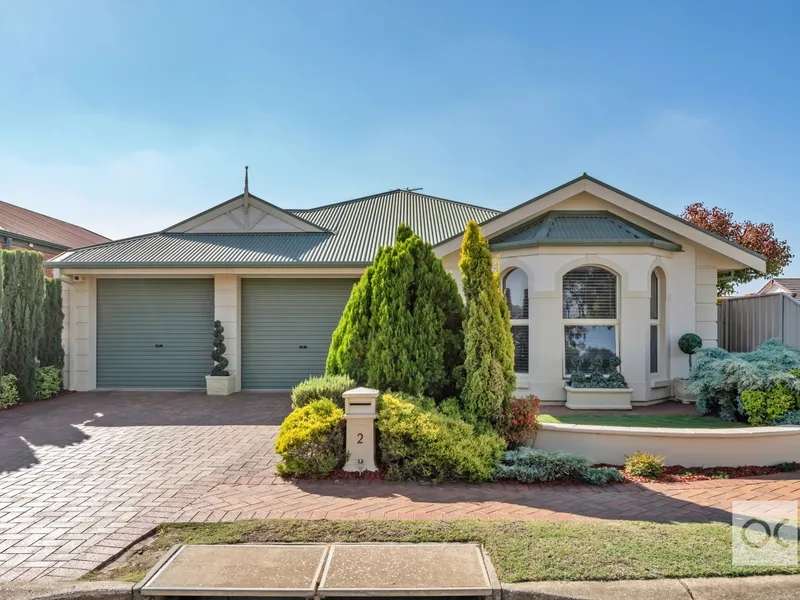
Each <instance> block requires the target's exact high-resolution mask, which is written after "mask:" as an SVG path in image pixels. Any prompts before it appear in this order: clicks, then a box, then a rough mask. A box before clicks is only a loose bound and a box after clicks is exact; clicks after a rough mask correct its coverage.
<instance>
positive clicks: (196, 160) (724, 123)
mask: <svg viewBox="0 0 800 600" xmlns="http://www.w3.org/2000/svg"><path fill="white" fill-rule="evenodd" d="M798 27H800V3H798V2H795V1H792V0H788V1H779V0H768V1H766V2H755V1H753V2H738V1H735V0H733V1H727V2H716V1H712V0H704V1H703V2H696V1H694V2H681V1H670V2H662V3H655V2H641V1H630V2H591V1H589V0H584V1H580V2H570V1H561V2H538V1H534V0H522V1H519V2H512V1H497V2H489V1H488V0H482V1H473V0H459V1H447V0H427V1H419V0H406V1H403V2H389V1H388V0H369V1H360V0H348V1H338V0H323V1H319V2H312V1H302V0H286V1H283V2H270V1H266V0H252V1H249V0H243V1H229V2H222V1H218V2H211V1H208V0H192V1H182V0H159V1H152V0H137V1H135V2H134V1H130V2H129V1H125V0H114V1H108V0H100V1H93V0H73V1H71V2H64V1H63V0H55V1H49V2H44V1H41V0H26V1H25V2H16V1H14V0H0V115H2V117H0V119H2V120H0V124H1V125H0V198H2V199H4V200H7V201H9V202H13V203H17V204H21V205H23V206H26V207H29V208H32V209H34V210H39V211H42V212H45V213H48V214H51V215H53V216H57V217H60V218H64V219H67V220H71V221H73V222H77V223H79V224H82V225H85V226H87V227H89V228H91V229H94V230H96V231H98V232H100V233H104V234H106V235H109V236H112V237H121V236H126V235H134V234H139V233H145V232H148V231H152V230H157V229H161V228H163V227H165V226H167V225H169V224H171V223H173V222H177V221H180V220H181V219H183V218H186V217H188V216H190V215H192V214H194V213H196V212H199V211H201V210H204V209H205V208H208V207H209V206H211V205H213V204H216V203H218V202H221V201H223V200H225V199H227V198H229V197H231V196H234V195H236V194H237V193H239V192H240V190H241V185H242V168H243V166H244V165H245V164H248V165H250V173H251V190H252V191H253V192H254V193H255V194H257V195H259V196H260V197H262V198H264V199H266V200H269V201H270V202H273V203H275V204H278V205H279V206H283V207H286V208H299V207H305V206H313V205H318V204H323V203H329V202H335V201H339V200H344V199H347V198H352V197H357V196H363V195H367V194H371V193H377V192H380V191H384V190H387V189H392V188H397V187H407V186H408V187H423V188H424V191H425V192H426V193H429V194H432V195H438V196H443V197H446V198H452V199H455V200H461V201H464V202H471V203H476V204H481V205H486V206H491V207H494V208H498V209H503V208H508V207H510V206H513V205H515V204H518V203H519V202H522V201H524V200H526V199H528V198H530V197H532V196H535V195H538V194H539V193H541V192H543V191H546V190H548V189H550V188H552V187H554V186H556V185H559V184H561V183H563V182H565V181H567V180H569V179H571V178H573V177H575V176H577V175H579V174H580V173H582V172H584V171H587V172H589V173H590V174H592V175H594V176H596V177H599V178H600V179H603V180H605V181H607V182H608V183H610V184H612V185H615V186H617V187H620V188H622V189H624V190H625V191H628V192H630V193H632V194H634V195H637V196H639V197H642V198H644V199H646V200H648V201H650V202H652V203H654V204H657V205H659V206H661V207H663V208H665V209H667V210H670V211H672V212H680V210H681V209H682V208H683V206H685V205H686V204H689V203H691V202H694V201H701V202H705V203H707V204H710V205H713V204H717V205H720V206H723V207H725V208H728V209H730V210H732V211H734V213H735V215H736V217H738V218H741V219H744V218H749V219H753V220H766V221H773V222H775V224H776V228H777V232H778V234H779V235H780V236H781V237H783V238H787V239H789V241H790V242H791V243H792V246H793V247H794V248H795V250H796V251H797V252H798V253H800V233H798V224H800V217H798V212H800V210H798V208H800V203H799V202H798V200H797V193H796V191H795V187H794V185H793V183H794V181H793V179H792V176H793V175H794V173H795V172H796V171H797V169H798V158H800V153H798V143H797V139H798V138H799V137H800V116H798V110H797V106H798V97H800V78H798V77H797V74H798V73H800V64H799V63H800V50H799V49H798V47H797V44H796V38H797V30H798ZM797 264H798V265H800V259H798V263H797ZM787 274H788V275H793V276H800V266H790V268H789V269H788V271H787ZM757 287H758V286H757V285H755V284H754V285H751V286H749V288H748V290H749V289H751V288H757Z"/></svg>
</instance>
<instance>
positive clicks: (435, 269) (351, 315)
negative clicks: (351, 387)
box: [326, 225, 464, 399]
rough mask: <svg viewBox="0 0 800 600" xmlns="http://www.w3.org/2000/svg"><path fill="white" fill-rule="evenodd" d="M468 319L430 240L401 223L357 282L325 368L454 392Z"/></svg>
mask: <svg viewBox="0 0 800 600" xmlns="http://www.w3.org/2000/svg"><path fill="white" fill-rule="evenodd" d="M463 320H464V304H463V302H462V300H461V296H460V295H459V293H458V286H457V285H456V282H455V280H454V279H453V278H452V277H451V276H450V274H449V273H447V271H445V270H444V267H443V266H442V262H441V260H439V259H438V258H437V257H436V255H435V254H434V252H433V248H432V247H431V245H430V244H428V243H426V242H424V241H423V240H422V239H421V238H420V237H419V236H417V235H415V234H414V233H413V231H411V229H410V228H409V227H408V226H407V225H401V226H400V227H398V229H397V234H396V238H395V243H394V245H393V246H387V247H384V248H381V249H380V250H379V251H378V254H377V256H376V257H375V261H374V262H373V264H372V266H370V267H369V268H368V269H367V270H366V272H365V273H364V275H363V276H362V277H361V280H360V281H359V282H358V283H357V284H356V285H355V286H354V288H353V292H352V293H351V295H350V300H349V301H348V303H347V306H346V307H345V310H344V313H343V314H342V318H341V320H340V322H339V326H338V327H337V329H336V331H335V332H334V334H333V338H332V341H331V347H330V351H329V353H328V360H327V363H326V371H327V373H328V374H329V375H348V376H350V377H352V378H353V379H354V380H355V381H356V382H357V383H358V384H360V385H368V386H370V387H374V388H378V389H381V390H389V389H391V390H394V391H399V392H407V393H411V394H426V395H429V396H432V397H434V398H438V399H442V398H445V397H447V396H452V395H453V394H457V393H458V391H459V387H460V386H459V374H460V373H461V368H462V364H463V362H464V349H463V345H464V341H463V332H462V325H463Z"/></svg>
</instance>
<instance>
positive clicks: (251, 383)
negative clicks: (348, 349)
mask: <svg viewBox="0 0 800 600" xmlns="http://www.w3.org/2000/svg"><path fill="white" fill-rule="evenodd" d="M354 283H355V281H354V280H352V279H242V387H243V388H245V389H251V390H284V389H289V388H291V387H292V386H294V385H295V384H296V383H298V382H299V381H302V380H303V379H306V378H307V377H308V376H309V375H321V374H322V373H323V372H324V371H325V359H326V358H327V356H328V348H329V347H330V344H331V334H332V333H333V330H334V329H336V326H337V325H338V324H339V319H340V317H341V316H342V311H343V310H344V306H345V304H347V300H348V299H349V298H350V290H352V288H353V284H354Z"/></svg>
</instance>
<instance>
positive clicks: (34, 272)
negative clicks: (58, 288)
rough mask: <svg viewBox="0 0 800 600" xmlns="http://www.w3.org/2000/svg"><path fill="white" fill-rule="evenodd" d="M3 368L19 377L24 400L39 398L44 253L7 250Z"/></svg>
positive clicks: (4, 274) (4, 255)
mask: <svg viewBox="0 0 800 600" xmlns="http://www.w3.org/2000/svg"><path fill="white" fill-rule="evenodd" d="M2 262H3V266H4V270H3V287H4V290H3V291H4V294H3V309H2V310H3V322H4V325H5V327H4V330H3V340H2V365H3V366H2V371H3V373H8V374H11V375H14V376H16V378H17V380H18V381H17V386H18V389H19V396H20V399H21V400H22V401H29V400H34V399H35V398H36V367H37V362H36V355H37V353H38V350H39V340H40V339H41V337H42V303H43V300H44V271H43V269H42V255H41V254H39V253H38V252H30V251H27V250H14V251H9V250H4V251H3V252H2Z"/></svg>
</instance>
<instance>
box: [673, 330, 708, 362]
mask: <svg viewBox="0 0 800 600" xmlns="http://www.w3.org/2000/svg"><path fill="white" fill-rule="evenodd" d="M702 347H703V338H701V337H700V336H699V335H697V334H696V333H684V334H683V335H682V336H681V337H680V339H679V340H678V348H679V349H680V351H681V352H683V353H684V354H687V355H688V356H689V369H690V370H691V368H692V355H693V354H696V353H697V351H698V350H700V348H702Z"/></svg>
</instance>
